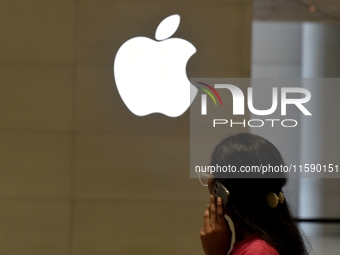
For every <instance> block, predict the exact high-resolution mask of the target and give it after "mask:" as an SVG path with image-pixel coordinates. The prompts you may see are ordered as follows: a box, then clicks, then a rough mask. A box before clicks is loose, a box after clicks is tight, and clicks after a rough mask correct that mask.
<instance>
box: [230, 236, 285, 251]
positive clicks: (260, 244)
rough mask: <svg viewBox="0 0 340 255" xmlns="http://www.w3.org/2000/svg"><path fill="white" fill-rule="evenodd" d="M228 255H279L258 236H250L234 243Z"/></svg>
mask: <svg viewBox="0 0 340 255" xmlns="http://www.w3.org/2000/svg"><path fill="white" fill-rule="evenodd" d="M230 255H279V253H278V252H277V251H276V250H275V248H274V247H272V246H271V245H270V244H268V243H267V242H266V241H265V240H263V239H261V238H260V237H259V236H258V235H251V236H249V237H247V238H246V239H244V240H242V241H241V242H238V243H235V244H234V248H233V250H232V251H231V252H230Z"/></svg>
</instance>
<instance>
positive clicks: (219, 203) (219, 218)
mask: <svg viewBox="0 0 340 255" xmlns="http://www.w3.org/2000/svg"><path fill="white" fill-rule="evenodd" d="M217 221H218V223H219V224H220V225H222V224H223V223H225V221H224V212H223V203H222V198H220V197H218V198H217Z"/></svg>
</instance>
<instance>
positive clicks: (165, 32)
mask: <svg viewBox="0 0 340 255" xmlns="http://www.w3.org/2000/svg"><path fill="white" fill-rule="evenodd" d="M180 19H181V18H180V16H179V15H178V14H174V15H171V16H169V17H166V18H165V19H163V20H162V22H161V23H159V25H158V27H157V30H156V34H155V38H156V40H158V41H161V40H165V39H167V38H169V37H170V36H172V35H173V34H174V33H175V32H176V30H177V28H178V26H179V22H180Z"/></svg>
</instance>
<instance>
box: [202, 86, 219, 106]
mask: <svg viewBox="0 0 340 255" xmlns="http://www.w3.org/2000/svg"><path fill="white" fill-rule="evenodd" d="M199 89H201V90H203V91H204V92H205V93H207V94H208V95H209V96H210V97H211V99H212V100H213V101H214V104H215V105H217V104H216V99H215V98H214V96H213V95H212V94H211V92H210V91H209V90H207V89H204V88H200V87H199Z"/></svg>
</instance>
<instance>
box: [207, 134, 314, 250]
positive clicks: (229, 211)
mask: <svg viewBox="0 0 340 255" xmlns="http://www.w3.org/2000/svg"><path fill="white" fill-rule="evenodd" d="M261 164H262V165H267V166H268V165H271V166H281V165H284V162H283V160H282V156H281V154H280V152H279V151H278V150H277V148H276V147H275V146H274V145H273V144H272V143H270V142H269V141H268V140H266V139H264V138H262V137H259V136H256V135H253V134H245V133H243V134H237V135H233V136H230V137H228V138H226V139H225V140H223V141H222V142H221V143H220V144H218V145H217V146H216V148H215V149H214V152H213V154H212V157H211V165H213V166H215V165H220V166H227V165H231V166H236V167H237V169H238V170H239V169H240V168H241V166H260V165H261ZM277 175H279V176H275V177H277V178H271V179H259V178H252V179H245V178H242V179H235V178H225V176H224V178H220V177H221V176H215V178H214V179H213V178H212V179H209V183H208V184H209V185H208V186H209V192H210V204H209V205H208V206H207V208H206V210H205V212H204V224H203V227H202V230H201V242H202V246H203V250H204V252H205V254H206V255H226V254H227V253H228V251H229V250H231V251H230V252H229V255H305V254H308V253H307V251H306V248H305V246H304V243H303V240H302V237H301V235H300V232H299V230H298V229H297V227H296V225H295V224H294V221H293V219H292V216H291V214H290V211H289V208H288V205H287V202H286V201H285V200H284V195H283V193H282V188H283V186H284V185H285V184H286V178H285V176H284V174H282V173H277ZM222 177H223V176H222ZM216 181H219V182H220V183H221V184H222V185H223V186H224V187H225V188H226V189H227V190H228V191H229V194H230V195H229V197H228V202H227V205H226V208H222V198H217V200H216V199H215V196H214V195H212V194H213V188H214V183H215V182H216ZM223 199H227V198H223ZM225 215H226V216H227V217H226V218H229V219H231V220H232V222H233V224H234V226H235V235H236V243H235V244H234V245H233V244H231V236H232V233H231V230H230V228H229V225H230V224H228V222H227V221H226V219H225Z"/></svg>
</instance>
